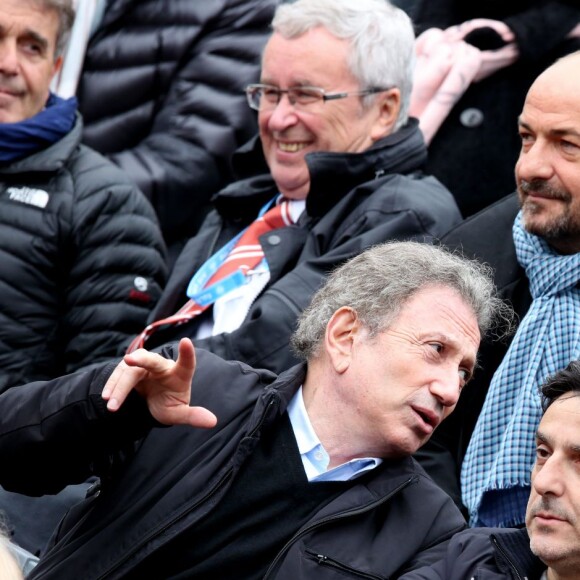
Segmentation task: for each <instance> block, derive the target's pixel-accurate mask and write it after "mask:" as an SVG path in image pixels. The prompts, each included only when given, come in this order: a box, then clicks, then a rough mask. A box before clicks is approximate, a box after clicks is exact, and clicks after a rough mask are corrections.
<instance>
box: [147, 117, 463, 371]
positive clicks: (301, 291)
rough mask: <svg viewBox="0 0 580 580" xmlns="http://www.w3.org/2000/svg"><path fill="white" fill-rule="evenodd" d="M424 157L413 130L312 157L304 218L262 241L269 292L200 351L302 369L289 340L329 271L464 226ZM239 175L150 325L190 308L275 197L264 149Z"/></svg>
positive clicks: (174, 330)
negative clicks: (372, 250) (201, 274)
mask: <svg viewBox="0 0 580 580" xmlns="http://www.w3.org/2000/svg"><path fill="white" fill-rule="evenodd" d="M252 145H253V146H252ZM425 157H426V149H425V143H424V141H423V138H422V135H421V133H420V131H419V129H418V127H417V123H416V121H415V120H413V121H410V122H409V123H408V124H407V125H406V126H405V127H403V128H401V129H400V130H398V131H397V132H396V133H393V134H392V135H389V136H388V137H386V138H384V139H381V140H380V141H378V142H377V143H376V144H375V145H373V147H371V148H370V149H367V150H366V151H363V152H362V153H336V152H335V153H329V152H323V151H319V152H315V153H310V154H308V155H307V156H306V162H307V164H308V170H309V173H310V178H311V181H310V191H309V193H308V197H307V198H306V211H305V212H304V213H303V214H302V216H300V219H299V221H298V223H297V224H294V225H292V226H288V227H284V228H280V229H278V230H275V231H273V232H269V233H267V234H264V235H263V236H262V237H261V238H260V243H261V245H262V247H263V249H264V254H265V256H266V259H267V261H268V265H269V267H270V280H269V283H268V285H267V286H266V288H265V290H264V291H263V292H262V293H261V294H260V296H258V298H257V299H256V300H255V302H254V303H253V304H252V307H251V308H250V311H249V312H248V314H247V316H246V318H245V319H244V322H243V323H242V325H241V326H240V327H239V328H238V329H237V330H235V331H233V332H230V333H221V334H217V335H215V336H212V337H209V338H206V339H203V340H196V341H195V344H196V346H201V347H203V348H205V349H207V350H211V351H212V352H214V353H215V354H218V355H219V356H221V357H222V358H225V359H233V360H241V361H244V362H246V363H248V364H250V365H251V366H255V367H263V368H268V369H270V370H273V371H275V372H281V371H283V370H285V369H287V368H289V367H290V366H292V365H293V364H295V363H296V362H297V361H296V358H294V356H293V355H292V352H291V350H290V347H289V341H290V335H291V334H292V332H293V331H294V328H295V326H296V320H297V318H298V316H299V315H300V313H301V312H302V311H303V310H304V308H306V306H308V304H309V303H310V299H311V298H312V295H313V293H314V292H315V291H316V290H317V289H318V288H319V286H320V285H321V284H322V283H323V282H324V280H325V279H326V276H327V275H328V273H329V272H330V271H331V270H332V269H334V268H335V267H337V266H339V265H340V264H342V263H343V262H345V261H346V260H348V259H350V258H352V257H353V256H355V255H357V254H358V253H360V252H362V251H363V250H365V249H366V248H369V247H370V246H372V245H374V244H379V243H382V242H386V241H388V240H408V239H416V240H419V241H426V242H431V241H432V240H433V239H434V238H437V237H440V236H442V235H443V234H444V233H445V232H446V231H447V230H448V229H450V228H451V227H452V226H453V225H455V224H457V223H459V221H460V220H461V216H460V215H459V211H458V209H457V206H456V204H455V201H454V200H453V196H452V195H451V194H450V193H449V192H448V191H447V190H446V189H445V188H444V187H443V186H442V185H441V183H439V182H438V181H437V180H436V179H434V178H433V177H429V176H425V175H424V174H423V173H422V172H421V166H422V164H423V163H424V162H425ZM238 166H239V169H240V171H241V170H242V168H243V170H244V171H245V174H246V175H249V177H248V178H247V179H242V180H240V181H238V182H236V183H233V184H231V185H230V186H229V187H227V188H226V189H225V190H223V191H222V192H220V194H218V195H217V196H216V197H215V198H214V203H215V205H216V210H215V211H213V212H212V213H211V214H210V215H209V216H208V218H207V220H206V222H205V223H204V225H203V227H202V228H201V229H200V231H199V233H198V234H197V236H195V237H194V238H192V239H191V240H190V241H189V242H188V244H187V245H186V246H185V248H184V250H183V252H182V253H181V256H180V257H179V259H178V260H177V262H176V264H175V267H174V269H173V272H172V274H171V277H170V279H169V281H168V283H167V286H166V289H165V290H164V292H163V296H162V297H161V300H160V301H159V304H158V305H157V307H156V308H155V310H154V311H153V312H152V313H151V317H150V322H151V321H153V320H159V319H160V318H164V317H166V316H169V315H171V314H173V313H174V312H176V311H177V310H178V309H179V308H180V307H181V306H182V305H183V304H184V303H185V302H186V301H187V296H186V293H185V292H186V289H187V285H188V283H189V280H190V278H191V276H192V275H193V274H194V273H195V272H197V271H198V270H199V268H200V267H201V265H202V264H203V263H204V262H205V260H207V259H208V258H209V257H210V255H211V254H212V253H214V252H215V251H217V249H218V248H220V247H221V246H222V245H223V244H224V243H225V242H227V241H229V240H230V239H231V238H233V236H234V235H235V234H237V233H238V232H239V231H240V230H241V229H242V228H244V227H245V226H246V225H248V224H249V223H250V222H251V221H253V220H254V219H255V218H256V216H257V215H258V212H259V210H260V207H262V205H264V204H265V203H266V202H267V201H269V200H271V199H272V198H273V197H274V196H275V195H276V193H277V191H278V190H277V188H276V184H275V183H274V181H273V180H272V177H271V176H270V175H269V174H268V173H267V167H266V166H265V162H264V158H263V155H262V149H261V144H260V141H259V140H258V139H257V140H256V141H254V142H253V143H252V144H248V146H247V147H244V148H243V150H242V151H240V152H239V155H237V156H236V167H238ZM198 323H199V320H198V319H194V320H193V321H192V322H191V323H185V324H182V325H180V326H177V327H175V326H174V327H171V328H170V329H168V330H167V331H160V332H158V333H157V334H154V335H153V336H152V337H151V339H150V341H148V342H147V345H146V346H147V348H152V347H155V346H159V345H161V344H163V343H166V342H169V341H172V340H177V339H178V338H180V337H181V336H189V337H194V336H195V332H196V330H197V325H198Z"/></svg>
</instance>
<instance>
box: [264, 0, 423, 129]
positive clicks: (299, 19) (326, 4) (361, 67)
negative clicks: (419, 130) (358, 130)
mask: <svg viewBox="0 0 580 580" xmlns="http://www.w3.org/2000/svg"><path fill="white" fill-rule="evenodd" d="M272 26H273V28H274V31H275V32H277V33H279V34H281V35H282V36H283V37H284V38H289V39H291V38H296V37H298V36H301V35H302V34H304V33H306V32H308V31H309V30H311V29H313V28H316V27H318V26H322V27H324V28H325V29H326V30H327V31H328V32H330V33H331V34H332V35H333V36H336V37H337V38H340V39H345V40H349V41H350V42H351V45H352V51H351V54H350V57H349V62H348V66H349V68H350V71H351V72H352V74H353V75H354V77H355V78H356V79H357V80H358V82H359V84H360V87H361V89H364V88H373V87H398V88H399V90H400V92H401V110H400V111H399V116H398V118H397V122H396V123H395V126H394V130H395V131H396V130H397V129H399V128H400V127H402V126H403V125H404V124H405V123H406V122H407V118H408V112H409V102H410V99H411V89H412V85H413V68H414V65H415V52H414V43H415V34H414V32H413V25H412V23H411V20H410V18H409V17H408V16H407V14H406V13H405V12H403V11H402V10H400V9H399V8H396V7H395V6H393V5H392V4H390V3H389V2H388V1H387V0H297V1H296V2H293V3H289V4H282V5H281V6H279V7H278V9H277V10H276V14H275V16H274V20H273V21H272ZM374 99H376V95H373V96H367V97H365V100H364V101H363V104H364V105H365V106H366V105H368V103H370V102H372V100H374Z"/></svg>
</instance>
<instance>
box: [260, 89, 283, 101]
mask: <svg viewBox="0 0 580 580" xmlns="http://www.w3.org/2000/svg"><path fill="white" fill-rule="evenodd" d="M279 95H280V92H279V91H278V89H274V88H271V89H269V88H265V89H262V97H263V98H264V99H266V100H267V101H268V102H270V103H277V102H278V97H279Z"/></svg>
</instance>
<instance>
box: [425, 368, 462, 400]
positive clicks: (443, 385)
mask: <svg viewBox="0 0 580 580" xmlns="http://www.w3.org/2000/svg"><path fill="white" fill-rule="evenodd" d="M430 390H431V394H432V395H433V396H434V397H435V398H436V399H437V400H438V401H439V402H440V403H441V405H443V406H444V407H453V406H454V405H456V404H457V401H458V400H459V394H460V393H461V378H460V376H459V369H458V368H453V367H449V368H446V369H443V370H442V372H441V374H440V375H439V376H438V377H436V378H435V379H434V380H433V381H432V383H431V389H430Z"/></svg>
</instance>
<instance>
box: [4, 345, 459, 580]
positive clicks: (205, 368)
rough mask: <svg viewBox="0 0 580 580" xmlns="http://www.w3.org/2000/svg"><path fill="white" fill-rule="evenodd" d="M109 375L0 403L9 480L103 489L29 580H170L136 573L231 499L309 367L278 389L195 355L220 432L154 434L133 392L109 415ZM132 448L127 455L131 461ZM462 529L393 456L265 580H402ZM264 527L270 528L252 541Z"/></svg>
mask: <svg viewBox="0 0 580 580" xmlns="http://www.w3.org/2000/svg"><path fill="white" fill-rule="evenodd" d="M175 354H176V352H173V351H172V349H168V350H167V353H166V355H167V356H174V355H175ZM112 368H113V366H112V365H111V366H109V367H108V368H104V369H103V370H101V371H100V372H97V371H96V369H93V370H92V371H91V372H89V373H84V374H83V373H77V374H76V375H73V376H70V377H66V378H61V379H56V380H55V381H53V382H50V383H48V384H42V383H40V384H39V383H36V384H33V385H26V386H25V387H23V388H22V389H14V390H13V391H12V392H7V393H5V394H4V395H3V396H2V397H0V416H2V417H3V421H2V423H1V424H0V464H1V465H2V470H0V484H2V485H4V486H5V487H6V488H7V489H13V490H15V491H23V492H27V493H32V494H37V493H46V492H52V491H54V490H55V489H58V488H59V487H60V486H62V485H64V484H65V483H66V482H67V481H72V480H82V479H83V478H86V477H87V476H88V475H89V474H90V473H91V471H93V472H94V470H95V469H97V468H98V467H99V466H100V471H99V473H98V474H99V475H100V476H101V477H102V482H103V483H102V486H101V492H100V494H95V495H93V496H92V497H91V498H90V499H88V500H86V501H85V502H83V504H81V505H79V506H76V507H75V508H73V510H72V511H71V512H70V513H69V514H68V516H67V517H66V518H65V520H64V522H63V523H62V524H61V526H60V528H59V531H58V533H57V537H56V538H55V539H56V540H57V541H56V545H55V546H54V548H53V549H50V550H49V551H48V552H47V553H46V554H45V556H44V557H43V559H42V560H41V562H40V564H39V565H38V567H37V568H35V569H34V570H33V571H32V573H31V576H30V578H35V579H38V580H40V579H43V580H48V579H59V580H60V579H63V578H67V579H68V578H71V579H72V578H79V579H80V578H82V579H83V580H91V579H97V578H99V579H104V578H107V579H108V580H113V579H115V578H125V577H131V578H133V577H139V578H142V577H151V578H166V577H167V575H165V574H164V573H163V572H164V570H163V569H157V568H156V567H153V568H151V567H149V569H148V572H149V575H147V574H144V575H141V574H139V575H133V574H131V572H134V571H135V570H136V569H137V570H139V571H142V570H143V567H142V566H141V565H142V564H143V562H145V567H146V564H147V560H146V558H147V556H150V555H153V556H155V555H156V554H157V553H158V551H159V550H161V549H162V548H164V547H167V546H168V545H169V546H171V541H172V540H174V539H175V538H176V537H177V538H179V535H180V534H181V533H184V532H186V530H188V529H190V528H191V527H193V526H195V525H196V522H198V521H199V520H200V519H201V518H203V517H204V516H205V515H206V514H208V512H209V511H210V510H211V509H212V508H213V507H214V506H215V505H216V504H219V502H220V501H222V499H223V498H224V497H227V491H228V489H230V486H231V484H232V481H233V480H235V479H236V478H237V477H238V474H239V473H240V472H241V471H242V470H243V469H244V467H245V466H246V465H247V464H248V463H249V461H250V459H251V457H252V454H253V453H254V452H255V449H256V448H257V447H258V446H259V443H260V440H261V439H262V438H266V437H269V436H270V435H269V427H270V425H272V424H273V423H274V422H275V421H279V418H278V417H279V415H280V414H281V413H283V412H285V410H286V407H287V405H288V403H289V401H290V399H291V397H292V396H293V395H294V393H295V392H296V391H297V389H298V388H299V387H300V385H301V384H302V382H303V381H304V376H305V368H304V366H300V367H295V368H294V369H292V370H291V371H289V372H288V373H285V374H284V375H282V376H280V377H279V378H278V379H277V380H276V377H275V375H272V374H271V373H268V372H266V371H258V370H254V369H251V368H249V367H247V366H246V365H243V364H241V363H238V362H226V361H223V360H221V359H219V358H217V357H215V356H213V355H211V354H210V353H207V352H204V351H198V353H197V367H196V372H195V377H194V379H193V383H192V400H191V404H192V405H202V406H204V407H207V408H210V409H213V410H214V411H215V413H216V414H217V416H218V417H219V423H218V426H216V427H215V428H214V429H194V428H192V427H189V426H175V427H169V428H159V429H150V427H151V424H152V418H151V416H150V415H149V413H148V411H147V410H146V407H145V405H144V403H143V401H142V400H141V399H140V397H139V396H138V395H136V394H135V393H132V394H131V395H130V397H129V399H128V400H127V401H126V402H125V404H124V405H123V407H122V408H121V410H120V411H119V412H118V413H109V412H107V410H106V408H105V406H104V401H103V399H102V398H101V396H100V393H101V391H102V388H103V385H104V381H105V380H106V379H107V377H108V376H109V375H110V372H111V371H112ZM47 391H49V392H50V393H51V395H52V396H51V397H50V398H47V397H46V392H47ZM39 424H41V425H42V426H43V428H42V434H41V435H40V436H39V433H38V425H39ZM137 440H140V445H139V447H138V449H137V450H136V453H135V454H134V455H133V456H132V457H131V458H130V459H128V457H127V453H124V452H123V451H124V450H127V449H128V448H129V447H131V446H132V444H133V442H134V441H137ZM23 448H25V449H26V450H27V460H28V461H25V462H23V461H22V455H21V450H22V449H23ZM232 517H236V514H232ZM464 526H465V522H464V521H463V518H462V517H461V514H460V513H459V512H458V510H457V509H456V508H455V506H454V505H453V502H452V501H451V500H450V499H449V498H448V497H447V496H446V495H445V494H444V493H443V492H442V491H441V490H440V489H439V488H438V487H437V486H436V485H435V484H434V483H433V482H432V481H431V479H429V478H428V477H427V476H426V475H425V472H424V471H423V470H422V469H421V468H420V467H419V466H418V465H417V464H416V463H415V462H414V461H412V460H411V459H410V458H408V457H407V458H403V459H399V460H388V461H385V462H383V464H382V465H381V466H379V467H377V468H376V469H375V470H373V471H372V472H371V474H369V476H367V477H364V478H363V479H360V480H357V483H356V484H355V485H353V486H352V487H350V488H349V489H348V490H346V491H344V492H343V493H341V494H339V495H338V496H337V497H335V498H334V499H333V500H332V501H330V503H328V504H327V505H325V506H323V507H321V508H319V509H317V510H315V511H314V512H313V513H312V515H311V517H310V519H309V520H308V521H307V523H306V524H305V525H304V526H303V527H302V528H301V529H300V530H299V531H298V532H297V533H296V534H295V535H294V536H293V537H292V539H291V540H290V541H288V542H287V543H286V545H285V546H284V547H283V548H282V549H281V550H280V552H279V555H278V557H277V558H275V559H274V560H273V561H272V564H271V566H270V569H269V571H268V573H266V575H265V578H269V579H274V578H275V579H277V580H303V579H312V578H317V579H320V580H330V579H335V580H340V579H342V580H345V579H346V578H391V577H392V578H396V577H397V575H398V574H400V573H402V572H403V571H405V570H411V569H414V568H417V567H420V566H422V565H426V564H430V563H433V562H435V561H436V560H438V559H439V558H441V557H443V556H444V553H445V548H446V543H447V541H448V540H449V538H450V537H451V536H452V535H453V534H454V533H455V532H457V531H459V530H460V529H462V528H463V527H464ZM264 530H268V526H267V525H265V526H262V528H261V529H259V530H257V531H256V534H258V535H259V534H260V533H263V532H264ZM162 553H163V552H162ZM166 554H167V552H166ZM170 554H171V552H169V558H171V555H170ZM140 566H141V567H140ZM172 577H174V576H172Z"/></svg>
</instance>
